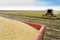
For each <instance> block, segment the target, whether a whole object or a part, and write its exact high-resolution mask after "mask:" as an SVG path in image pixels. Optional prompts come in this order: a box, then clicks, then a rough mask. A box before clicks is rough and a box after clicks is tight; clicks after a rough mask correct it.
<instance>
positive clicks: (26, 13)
mask: <svg viewBox="0 0 60 40" xmlns="http://www.w3.org/2000/svg"><path fill="white" fill-rule="evenodd" d="M0 13H4V14H10V15H20V16H21V15H23V16H34V17H42V15H44V14H45V13H46V12H45V11H7V12H6V11H4V12H3V11H2V12H0ZM57 15H58V16H60V13H58V14H57Z"/></svg>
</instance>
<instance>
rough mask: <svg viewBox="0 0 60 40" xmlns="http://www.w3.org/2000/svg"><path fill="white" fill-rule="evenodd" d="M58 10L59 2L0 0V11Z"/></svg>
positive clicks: (50, 0)
mask: <svg viewBox="0 0 60 40" xmlns="http://www.w3.org/2000/svg"><path fill="white" fill-rule="evenodd" d="M48 8H53V9H59V10H60V0H0V9H24V10H25V9H34V10H35V9H38V10H40V9H48Z"/></svg>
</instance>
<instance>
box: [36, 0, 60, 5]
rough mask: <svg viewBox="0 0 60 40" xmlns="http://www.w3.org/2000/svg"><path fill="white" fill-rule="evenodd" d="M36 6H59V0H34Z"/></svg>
mask: <svg viewBox="0 0 60 40" xmlns="http://www.w3.org/2000/svg"><path fill="white" fill-rule="evenodd" d="M36 1H37V2H36V6H60V0H36Z"/></svg>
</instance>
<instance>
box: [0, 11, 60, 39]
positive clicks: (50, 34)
mask: <svg viewBox="0 0 60 40" xmlns="http://www.w3.org/2000/svg"><path fill="white" fill-rule="evenodd" d="M55 13H58V14H56V15H57V16H60V12H55ZM44 14H45V11H0V16H2V17H6V18H9V19H14V20H18V21H21V20H24V21H28V22H32V23H38V24H43V25H46V26H47V29H46V33H45V36H44V40H60V19H56V20H51V19H42V18H37V17H42V15H44ZM22 15H23V16H22ZM32 16H34V17H32Z"/></svg>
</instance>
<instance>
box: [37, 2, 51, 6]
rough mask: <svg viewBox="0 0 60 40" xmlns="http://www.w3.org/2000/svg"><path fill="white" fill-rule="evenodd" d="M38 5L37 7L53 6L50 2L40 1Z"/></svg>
mask: <svg viewBox="0 0 60 40" xmlns="http://www.w3.org/2000/svg"><path fill="white" fill-rule="evenodd" d="M36 3H37V4H36V5H38V6H47V5H49V4H51V3H49V2H43V1H39V2H38V1H37V2H36Z"/></svg>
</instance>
